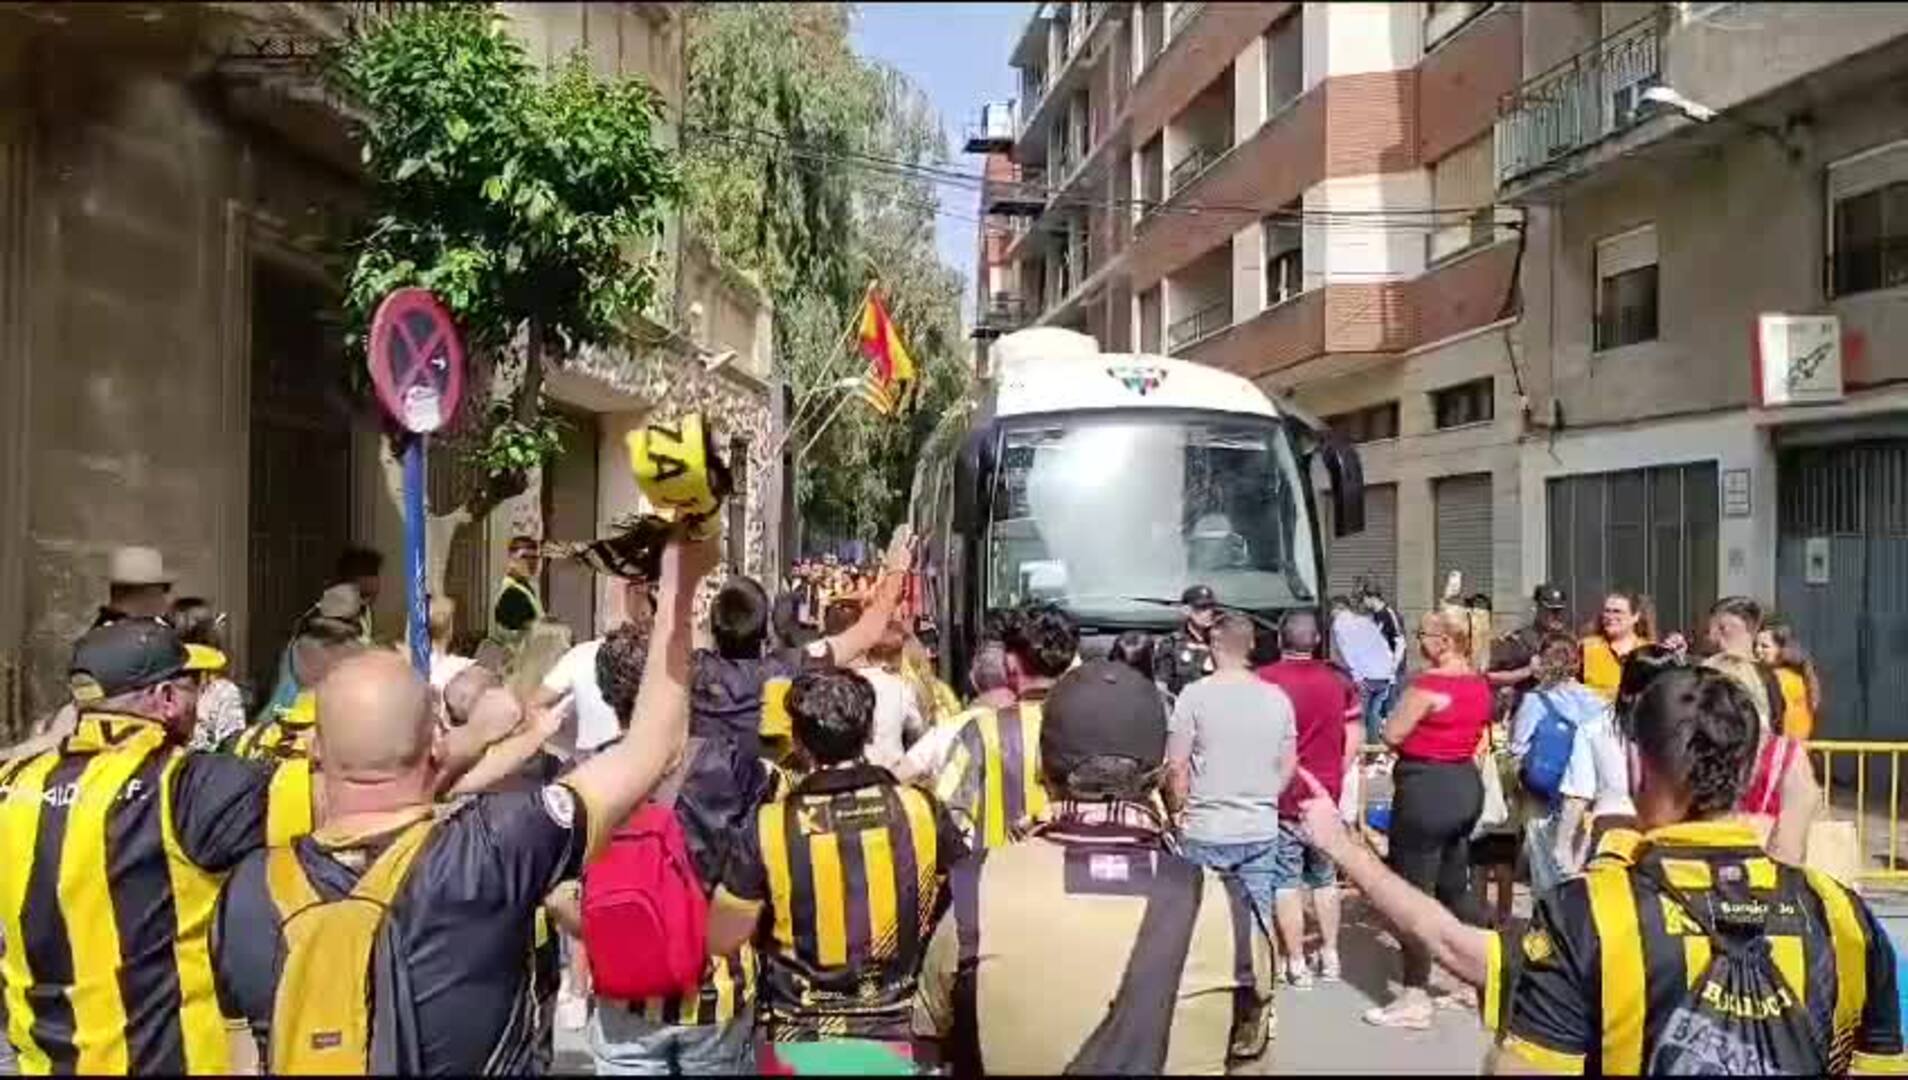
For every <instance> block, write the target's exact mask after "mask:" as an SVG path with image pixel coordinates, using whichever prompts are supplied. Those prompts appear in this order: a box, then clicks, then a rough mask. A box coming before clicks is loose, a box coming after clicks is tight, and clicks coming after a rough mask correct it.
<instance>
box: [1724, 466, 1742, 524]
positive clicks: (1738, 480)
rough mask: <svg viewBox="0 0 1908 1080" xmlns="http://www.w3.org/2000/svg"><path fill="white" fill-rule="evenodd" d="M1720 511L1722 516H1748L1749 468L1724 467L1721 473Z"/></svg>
mask: <svg viewBox="0 0 1908 1080" xmlns="http://www.w3.org/2000/svg"><path fill="white" fill-rule="evenodd" d="M1722 512H1723V516H1724V517H1731V518H1738V517H1748V516H1749V470H1748V469H1724V470H1723V474H1722Z"/></svg>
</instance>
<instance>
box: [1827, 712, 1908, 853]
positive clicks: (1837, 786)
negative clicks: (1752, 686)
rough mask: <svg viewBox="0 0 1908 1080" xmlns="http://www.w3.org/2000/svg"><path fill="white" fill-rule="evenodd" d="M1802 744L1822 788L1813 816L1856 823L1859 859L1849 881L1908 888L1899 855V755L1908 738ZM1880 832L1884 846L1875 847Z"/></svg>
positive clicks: (1907, 751) (1906, 748)
mask: <svg viewBox="0 0 1908 1080" xmlns="http://www.w3.org/2000/svg"><path fill="white" fill-rule="evenodd" d="M1806 745H1807V747H1808V752H1809V758H1810V760H1811V761H1812V762H1813V763H1814V765H1815V781H1816V783H1817V784H1818V785H1819V786H1820V787H1821V789H1822V810H1823V813H1822V815H1821V816H1820V817H1819V818H1817V820H1818V821H1823V820H1834V821H1853V822H1854V825H1855V852H1856V855H1857V858H1858V864H1857V869H1856V870H1855V879H1856V880H1855V881H1854V882H1853V883H1852V884H1855V885H1858V886H1862V887H1883V888H1893V889H1899V888H1904V887H1908V865H1904V860H1903V859H1902V857H1901V799H1902V755H1903V754H1908V742H1862V741H1855V740H1843V739H1811V740H1809V742H1808V743H1807V744H1806ZM1884 785H1885V786H1886V790H1887V801H1886V802H1883V801H1882V799H1881V790H1880V789H1882V788H1883V786H1884ZM1884 835H1885V836H1886V838H1887V846H1886V848H1885V849H1883V850H1880V851H1878V850H1877V849H1876V847H1875V841H1877V840H1879V839H1881V837H1882V836H1884Z"/></svg>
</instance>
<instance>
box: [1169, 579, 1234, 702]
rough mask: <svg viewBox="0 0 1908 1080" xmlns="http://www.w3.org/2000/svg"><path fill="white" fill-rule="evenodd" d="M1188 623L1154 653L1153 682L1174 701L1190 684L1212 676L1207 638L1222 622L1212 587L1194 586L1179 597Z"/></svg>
mask: <svg viewBox="0 0 1908 1080" xmlns="http://www.w3.org/2000/svg"><path fill="white" fill-rule="evenodd" d="M1179 610H1180V614H1181V616H1182V617H1183V618H1184V620H1185V621H1184V622H1182V623H1181V624H1180V627H1179V629H1177V630H1175V631H1173V632H1172V633H1170V634H1167V635H1166V636H1165V637H1164V638H1162V639H1160V643H1159V646H1158V647H1157V648H1155V649H1154V650H1153V681H1154V682H1157V683H1159V684H1160V685H1161V686H1163V687H1165V688H1166V692H1167V693H1169V694H1172V695H1173V696H1174V697H1178V696H1179V692H1180V691H1181V690H1184V689H1185V688H1186V687H1187V685H1188V684H1190V683H1193V682H1195V681H1197V680H1199V679H1203V678H1205V677H1206V676H1208V675H1210V674H1212V671H1213V663H1212V649H1211V647H1210V646H1208V645H1207V644H1206V635H1207V634H1208V633H1210V632H1211V631H1212V624H1213V623H1214V622H1217V621H1218V619H1219V601H1218V599H1217V598H1216V597H1214V596H1213V594H1212V586H1210V585H1193V586H1191V587H1189V588H1188V589H1187V590H1186V591H1185V592H1184V593H1182V594H1181V595H1180V597H1179Z"/></svg>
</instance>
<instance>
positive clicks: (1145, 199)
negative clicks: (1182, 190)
mask: <svg viewBox="0 0 1908 1080" xmlns="http://www.w3.org/2000/svg"><path fill="white" fill-rule="evenodd" d="M1135 168H1137V169H1138V170H1139V176H1138V177H1137V180H1138V190H1139V197H1140V206H1139V212H1140V216H1141V217H1145V216H1146V215H1147V214H1150V213H1152V212H1153V208H1154V207H1156V206H1158V205H1159V204H1160V203H1162V202H1164V201H1166V140H1165V138H1164V137H1162V136H1158V135H1155V136H1153V140H1152V141H1151V142H1149V143H1147V144H1146V145H1145V146H1142V147H1140V152H1139V154H1138V156H1137V158H1136V159H1135Z"/></svg>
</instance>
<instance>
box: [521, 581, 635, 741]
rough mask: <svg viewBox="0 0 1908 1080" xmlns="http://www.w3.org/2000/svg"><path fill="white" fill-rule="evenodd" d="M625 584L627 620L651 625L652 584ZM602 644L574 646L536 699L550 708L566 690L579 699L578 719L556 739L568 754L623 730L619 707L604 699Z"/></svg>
mask: <svg viewBox="0 0 1908 1080" xmlns="http://www.w3.org/2000/svg"><path fill="white" fill-rule="evenodd" d="M623 584H624V590H623V611H624V612H626V613H627V614H626V617H625V619H624V620H623V621H624V622H633V623H636V624H637V625H639V626H644V627H647V625H648V624H649V623H650V622H651V621H652V620H653V618H654V617H655V612H654V609H653V608H652V607H651V605H650V600H649V584H648V583H647V582H644V581H626V582H624V583H623ZM602 647H603V639H602V638H600V637H599V638H592V639H590V640H589V641H585V642H583V643H582V644H579V645H574V646H571V648H570V651H569V652H566V653H564V654H563V656H562V658H561V659H559V660H558V661H557V662H556V666H555V667H553V668H551V669H550V673H549V674H548V675H545V676H544V677H543V685H542V686H541V687H540V688H538V690H537V695H536V699H535V700H534V701H533V702H532V704H533V705H535V706H537V707H540V708H548V707H550V706H551V705H553V704H554V703H556V702H557V701H560V700H562V698H563V696H564V695H565V694H568V695H570V696H571V698H572V700H574V701H575V702H576V709H575V712H574V714H573V715H574V717H575V719H574V721H573V722H572V723H569V724H565V725H564V730H563V731H560V732H558V734H557V737H556V739H554V740H552V741H553V742H555V743H557V744H558V745H557V746H554V747H553V749H556V750H559V751H561V752H563V753H564V754H565V756H568V757H576V756H578V755H587V754H590V753H593V752H595V751H596V750H598V749H600V748H602V747H604V746H607V745H609V744H610V743H612V742H614V741H615V740H616V739H617V737H618V736H619V735H621V734H622V729H621V728H620V727H619V726H618V724H617V722H616V710H615V709H612V708H610V705H609V702H607V701H605V700H603V688H602V686H601V685H600V684H599V683H598V681H597V678H596V654H597V653H598V652H600V651H601V650H602Z"/></svg>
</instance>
